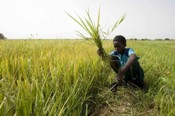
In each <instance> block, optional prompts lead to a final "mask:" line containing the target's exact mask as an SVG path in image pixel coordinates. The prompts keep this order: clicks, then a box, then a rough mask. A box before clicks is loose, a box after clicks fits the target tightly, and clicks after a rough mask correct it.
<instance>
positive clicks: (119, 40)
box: [113, 35, 126, 53]
mask: <svg viewBox="0 0 175 116" xmlns="http://www.w3.org/2000/svg"><path fill="white" fill-rule="evenodd" d="M113 45H114V48H115V49H116V50H117V52H118V53H123V52H124V50H125V47H126V39H125V37H123V36H122V35H117V36H115V38H114V39H113Z"/></svg>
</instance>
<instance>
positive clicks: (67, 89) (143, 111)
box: [0, 40, 175, 116]
mask: <svg viewBox="0 0 175 116" xmlns="http://www.w3.org/2000/svg"><path fill="white" fill-rule="evenodd" d="M103 45H104V48H105V50H106V52H110V51H111V50H113V49H114V48H113V45H112V40H104V41H103ZM127 47H132V48H133V49H134V50H135V52H136V54H137V55H138V56H140V57H141V58H140V60H139V61H140V64H141V66H142V67H143V69H144V72H145V82H146V84H147V90H146V92H145V91H141V90H138V89H134V88H130V87H119V88H118V91H117V92H116V93H112V92H111V91H110V90H109V85H110V83H111V82H113V79H114V77H115V73H114V72H113V71H112V69H111V68H110V66H109V65H108V64H106V63H104V62H103V61H102V60H101V59H100V58H99V57H98V55H97V53H96V51H97V47H96V46H94V45H92V44H90V43H89V42H87V41H84V40H5V41H0V116H14V115H15V116H87V115H91V116H104V115H105V114H106V115H109V116H117V115H119V116H120V115H138V116H143V115H145V116H165V115H167V116H173V115H174V114H175V57H174V54H175V41H131V40H128V43H127Z"/></svg>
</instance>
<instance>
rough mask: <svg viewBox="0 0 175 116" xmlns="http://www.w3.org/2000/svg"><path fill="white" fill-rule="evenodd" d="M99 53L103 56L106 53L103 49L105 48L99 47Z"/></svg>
mask: <svg viewBox="0 0 175 116" xmlns="http://www.w3.org/2000/svg"><path fill="white" fill-rule="evenodd" d="M97 54H98V55H99V56H103V54H104V50H103V48H101V49H100V48H99V49H98V50H97Z"/></svg>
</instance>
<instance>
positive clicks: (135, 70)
mask: <svg viewBox="0 0 175 116" xmlns="http://www.w3.org/2000/svg"><path fill="white" fill-rule="evenodd" d="M143 79H144V72H143V69H142V68H141V66H140V64H139V62H138V61H137V60H136V61H135V62H134V63H133V65H132V66H131V68H130V69H129V70H128V71H127V73H126V75H125V81H126V82H127V81H129V82H130V83H132V84H133V85H136V86H138V87H139V88H141V89H143V87H144V81H143Z"/></svg>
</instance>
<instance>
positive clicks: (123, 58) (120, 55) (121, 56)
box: [110, 48, 135, 67]
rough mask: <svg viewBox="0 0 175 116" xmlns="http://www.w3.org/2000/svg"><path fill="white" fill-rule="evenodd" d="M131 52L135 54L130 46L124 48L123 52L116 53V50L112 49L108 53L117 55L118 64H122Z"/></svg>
mask: <svg viewBox="0 0 175 116" xmlns="http://www.w3.org/2000/svg"><path fill="white" fill-rule="evenodd" d="M131 54H135V52H134V50H133V49H132V48H125V51H124V53H123V54H120V53H118V52H117V51H116V50H114V51H112V52H111V53H110V55H111V56H114V57H118V58H119V60H120V66H122V67H123V66H124V65H125V64H126V62H127V61H128V59H129V56H130V55H131Z"/></svg>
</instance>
